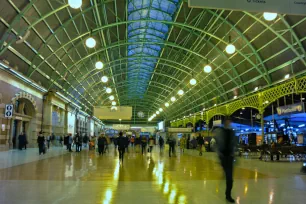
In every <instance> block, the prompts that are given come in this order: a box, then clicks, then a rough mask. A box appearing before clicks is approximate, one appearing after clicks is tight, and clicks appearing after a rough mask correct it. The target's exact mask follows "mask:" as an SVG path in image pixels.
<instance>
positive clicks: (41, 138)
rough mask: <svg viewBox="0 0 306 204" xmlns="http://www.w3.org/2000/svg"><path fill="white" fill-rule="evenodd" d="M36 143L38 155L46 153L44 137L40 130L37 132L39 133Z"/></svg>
mask: <svg viewBox="0 0 306 204" xmlns="http://www.w3.org/2000/svg"><path fill="white" fill-rule="evenodd" d="M37 143H38V150H39V155H41V154H45V153H46V146H45V137H44V136H43V134H42V132H39V135H38V137H37Z"/></svg>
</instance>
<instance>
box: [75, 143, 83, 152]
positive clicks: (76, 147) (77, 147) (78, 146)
mask: <svg viewBox="0 0 306 204" xmlns="http://www.w3.org/2000/svg"><path fill="white" fill-rule="evenodd" d="M75 151H76V152H80V151H82V144H79V143H77V144H75Z"/></svg>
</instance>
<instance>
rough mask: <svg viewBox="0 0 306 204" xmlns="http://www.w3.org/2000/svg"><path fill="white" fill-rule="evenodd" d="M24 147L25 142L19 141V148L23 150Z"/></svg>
mask: <svg viewBox="0 0 306 204" xmlns="http://www.w3.org/2000/svg"><path fill="white" fill-rule="evenodd" d="M23 147H24V144H23V143H22V142H19V149H20V150H22V148H23Z"/></svg>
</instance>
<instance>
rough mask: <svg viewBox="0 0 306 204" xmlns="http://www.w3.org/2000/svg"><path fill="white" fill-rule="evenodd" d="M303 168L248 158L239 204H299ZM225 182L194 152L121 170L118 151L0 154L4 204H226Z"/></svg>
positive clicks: (305, 190) (304, 187)
mask: <svg viewBox="0 0 306 204" xmlns="http://www.w3.org/2000/svg"><path fill="white" fill-rule="evenodd" d="M301 165H302V164H301V163H300V162H262V161H258V160H256V159H250V158H243V159H238V160H237V161H236V163H235V176H234V178H235V182H234V189H233V197H234V198H235V199H236V203H246V204H253V203H254V204H259V203H267V204H274V203H275V204H283V203H286V204H291V203H292V204H298V203H301V204H302V203H303V204H304V203H305V200H306V175H303V174H300V173H299V170H300V168H301ZM224 190H225V181H224V178H223V173H222V169H221V168H220V165H219V163H218V160H217V158H216V155H215V154H214V153H204V155H203V156H202V157H200V156H198V153H197V152H196V151H195V150H189V151H186V152H185V153H184V154H180V153H179V152H177V156H176V157H171V158H169V157H168V156H167V154H166V152H165V153H164V154H160V153H159V150H158V149H155V150H154V152H153V153H152V155H150V154H149V153H146V154H145V155H141V154H139V153H135V152H133V151H131V149H130V153H128V154H126V155H125V161H124V162H123V164H122V165H121V164H119V160H118V155H117V153H116V152H115V151H114V149H113V148H111V149H110V152H109V153H106V155H104V156H98V155H96V153H95V152H94V151H88V150H85V151H82V152H81V153H75V152H73V153H67V152H66V151H65V149H62V148H55V147H54V148H51V150H50V151H48V153H47V154H46V155H43V156H39V155H38V150H37V149H28V150H26V151H18V150H11V151H3V152H0V203H1V204H15V203H23V204H24V203H29V204H36V203H37V204H41V203H44V204H47V203H65V204H67V203H68V204H69V203H73V204H78V203H79V204H84V203H88V204H94V203H101V204H104V203H105V204H106V203H124V204H125V203H133V204H137V203H141V204H150V203H195V204H196V203H199V204H204V203H207V204H219V203H226V202H225V199H224Z"/></svg>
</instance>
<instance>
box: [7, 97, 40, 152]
mask: <svg viewBox="0 0 306 204" xmlns="http://www.w3.org/2000/svg"><path fill="white" fill-rule="evenodd" d="M27 96H28V95H27ZM12 102H13V105H14V114H13V118H12V122H11V127H12V128H11V137H10V140H11V144H12V146H11V148H17V147H18V136H19V134H20V133H21V132H24V133H25V134H26V138H27V142H28V145H29V146H33V145H34V143H35V140H36V137H37V131H36V128H37V122H36V113H37V108H36V104H35V101H34V99H33V98H32V97H29V96H28V97H22V96H21V97H16V98H14V99H12Z"/></svg>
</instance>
